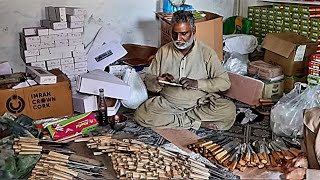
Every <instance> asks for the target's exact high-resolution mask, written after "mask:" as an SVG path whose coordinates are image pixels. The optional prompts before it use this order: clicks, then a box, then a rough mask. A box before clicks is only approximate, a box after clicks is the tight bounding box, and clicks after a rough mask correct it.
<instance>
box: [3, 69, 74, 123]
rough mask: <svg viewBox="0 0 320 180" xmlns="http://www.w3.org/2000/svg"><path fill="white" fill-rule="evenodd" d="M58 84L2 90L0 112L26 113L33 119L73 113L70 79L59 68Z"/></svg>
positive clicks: (55, 71) (54, 72) (57, 72)
mask: <svg viewBox="0 0 320 180" xmlns="http://www.w3.org/2000/svg"><path fill="white" fill-rule="evenodd" d="M51 73H53V74H54V75H56V76H57V77H58V82H57V83H56V84H50V85H37V86H31V87H26V88H21V89H15V90H14V89H1V90H0V97H1V98H0V114H3V113H5V112H10V113H13V114H15V115H20V114H25V115H27V116H29V117H31V118H33V119H35V120H36V119H43V118H50V117H63V116H70V115H72V114H73V109H72V97H71V91H70V84H69V79H68V78H67V77H66V76H65V75H64V74H63V73H62V72H61V71H59V70H52V71H51Z"/></svg>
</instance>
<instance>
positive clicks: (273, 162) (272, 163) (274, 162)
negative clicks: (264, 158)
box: [269, 154, 278, 167]
mask: <svg viewBox="0 0 320 180" xmlns="http://www.w3.org/2000/svg"><path fill="white" fill-rule="evenodd" d="M269 157H270V165H271V166H272V167H277V166H278V165H277V163H276V161H275V159H274V158H273V156H272V154H270V155H269Z"/></svg>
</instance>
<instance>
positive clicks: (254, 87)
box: [224, 72, 264, 106]
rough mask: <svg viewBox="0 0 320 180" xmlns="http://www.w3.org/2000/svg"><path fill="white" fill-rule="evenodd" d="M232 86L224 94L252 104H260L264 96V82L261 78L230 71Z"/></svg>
mask: <svg viewBox="0 0 320 180" xmlns="http://www.w3.org/2000/svg"><path fill="white" fill-rule="evenodd" d="M228 75H229V78H230V81H231V87H230V89H229V90H227V91H226V92H224V95H226V96H227V97H230V98H232V99H236V100H238V101H240V102H243V103H246V104H249V105H251V106H255V105H259V104H260V103H259V99H261V98H262V94H263V88H264V83H263V82H262V81H260V80H257V79H254V78H251V77H248V76H243V75H239V74H235V73H231V72H228Z"/></svg>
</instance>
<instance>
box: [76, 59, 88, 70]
mask: <svg viewBox="0 0 320 180" xmlns="http://www.w3.org/2000/svg"><path fill="white" fill-rule="evenodd" d="M83 67H85V68H86V67H87V61H83V62H76V63H74V68H75V69H77V68H83Z"/></svg>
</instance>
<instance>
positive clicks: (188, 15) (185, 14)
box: [171, 10, 194, 28]
mask: <svg viewBox="0 0 320 180" xmlns="http://www.w3.org/2000/svg"><path fill="white" fill-rule="evenodd" d="M179 22H182V23H190V25H191V27H192V28H193V27H194V17H193V14H192V12H191V11H183V10H180V11H176V12H175V13H173V16H172V19H171V23H172V24H175V23H179Z"/></svg>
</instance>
